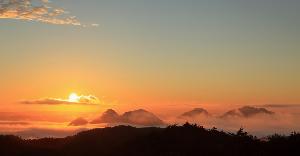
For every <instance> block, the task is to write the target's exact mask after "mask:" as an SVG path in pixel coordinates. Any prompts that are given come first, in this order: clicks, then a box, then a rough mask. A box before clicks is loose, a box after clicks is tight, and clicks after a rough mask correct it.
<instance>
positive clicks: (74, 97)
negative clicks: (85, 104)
mask: <svg viewBox="0 0 300 156" xmlns="http://www.w3.org/2000/svg"><path fill="white" fill-rule="evenodd" d="M79 99H80V97H79V96H78V95H77V94H76V93H71V94H70V95H69V99H68V101H69V102H78V101H79Z"/></svg>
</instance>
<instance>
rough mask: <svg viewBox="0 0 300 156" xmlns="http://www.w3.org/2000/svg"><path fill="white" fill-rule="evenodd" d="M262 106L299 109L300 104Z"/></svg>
mask: <svg viewBox="0 0 300 156" xmlns="http://www.w3.org/2000/svg"><path fill="white" fill-rule="evenodd" d="M263 106H264V107H269V108H300V104H266V105H263Z"/></svg>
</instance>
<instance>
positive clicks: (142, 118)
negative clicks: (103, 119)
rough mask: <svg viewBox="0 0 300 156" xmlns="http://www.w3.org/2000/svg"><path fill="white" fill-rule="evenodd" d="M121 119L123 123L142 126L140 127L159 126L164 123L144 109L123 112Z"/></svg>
mask: <svg viewBox="0 0 300 156" xmlns="http://www.w3.org/2000/svg"><path fill="white" fill-rule="evenodd" d="M121 119H122V121H123V123H128V124H133V125H142V126H161V125H164V122H163V121H162V120H161V119H159V118H158V117H157V116H155V115H154V114H153V113H151V112H148V111H146V110H144V109H138V110H134V111H129V112H125V113H124V114H123V115H122V116H121Z"/></svg>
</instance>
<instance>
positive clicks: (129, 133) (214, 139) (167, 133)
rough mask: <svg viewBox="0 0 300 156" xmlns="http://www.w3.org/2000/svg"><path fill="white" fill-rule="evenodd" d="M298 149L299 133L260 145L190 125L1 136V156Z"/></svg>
mask: <svg viewBox="0 0 300 156" xmlns="http://www.w3.org/2000/svg"><path fill="white" fill-rule="evenodd" d="M299 147H300V134H299V133H292V134H291V135H290V136H280V135H273V136H270V137H269V141H261V140H259V139H257V138H256V137H253V136H251V135H248V134H247V133H246V132H244V131H243V129H240V130H239V131H238V132H237V133H235V134H232V133H226V132H223V131H218V130H217V129H215V128H213V129H204V128H203V127H201V126H197V125H191V124H188V123H187V124H185V125H183V126H176V125H173V126H169V127H167V128H134V127H130V126H117V127H113V128H103V129H93V130H89V131H84V132H81V133H78V134H77V135H75V136H70V137H66V138H61V139H52V138H44V139H38V140H23V139H21V138H19V137H15V136H0V155H1V156H23V155H24V156H31V155H32V156H41V155H43V156H52V155H53V156H60V155H62V156H82V155H85V156H93V155H97V156H98V155H101V156H119V155H122V156H124V155H125V156H127V155H128V156H133V155H136V156H165V155H168V156H169V155H172V156H181V155H195V156H201V155H203V156H206V155H207V156H223V155H224V156H235V155H236V156H243V155H245V156H248V155H249V156H250V155H272V156H274V155H295V156H296V155H300V149H299Z"/></svg>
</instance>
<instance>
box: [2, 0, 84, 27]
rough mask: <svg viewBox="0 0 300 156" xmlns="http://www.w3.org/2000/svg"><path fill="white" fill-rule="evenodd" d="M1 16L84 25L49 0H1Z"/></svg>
mask: <svg viewBox="0 0 300 156" xmlns="http://www.w3.org/2000/svg"><path fill="white" fill-rule="evenodd" d="M0 18H7V19H17V20H28V21H38V22H44V23H50V24H60V25H76V26H84V25H82V24H81V23H80V22H79V21H78V20H77V18H76V17H75V16H71V15H69V13H68V12H67V11H66V10H64V9H62V8H58V7H54V6H52V5H51V3H50V1H48V0H0Z"/></svg>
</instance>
